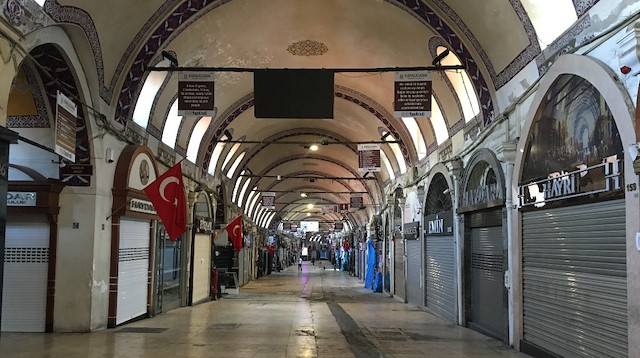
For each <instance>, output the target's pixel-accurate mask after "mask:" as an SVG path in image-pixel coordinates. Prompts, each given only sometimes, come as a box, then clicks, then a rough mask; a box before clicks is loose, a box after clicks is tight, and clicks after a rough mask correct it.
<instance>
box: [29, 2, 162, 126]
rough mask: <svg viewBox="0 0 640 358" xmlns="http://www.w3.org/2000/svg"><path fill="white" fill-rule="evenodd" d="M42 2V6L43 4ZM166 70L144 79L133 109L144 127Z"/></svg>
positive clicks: (139, 123)
mask: <svg viewBox="0 0 640 358" xmlns="http://www.w3.org/2000/svg"><path fill="white" fill-rule="evenodd" d="M40 3H42V4H44V0H40V1H39V2H38V4H40ZM42 4H40V6H42ZM167 66H168V63H166V61H162V62H160V63H158V64H157V67H167ZM167 73H168V72H165V71H151V72H150V73H149V76H147V78H146V79H145V81H144V85H143V86H142V90H141V91H140V95H139V96H138V100H137V102H136V108H135V109H134V110H133V122H134V123H136V124H137V125H139V126H140V127H142V128H147V125H148V124H149V117H151V110H152V109H153V103H154V102H155V99H156V96H157V95H158V91H159V90H160V87H162V84H163V83H164V80H165V79H166V78H167Z"/></svg>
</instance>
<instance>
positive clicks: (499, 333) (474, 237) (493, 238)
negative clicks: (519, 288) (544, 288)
mask: <svg viewBox="0 0 640 358" xmlns="http://www.w3.org/2000/svg"><path fill="white" fill-rule="evenodd" d="M503 246H504V245H503V243H502V227H501V226H492V227H485V228H473V229H472V230H471V317H470V323H469V325H470V326H471V327H473V328H475V329H477V330H479V331H482V332H484V333H486V334H489V335H491V336H493V337H496V338H498V339H501V340H503V341H505V340H506V338H507V337H506V334H507V329H508V320H507V317H506V307H505V305H504V301H503V300H504V297H503V294H504V270H505V267H504V247H503Z"/></svg>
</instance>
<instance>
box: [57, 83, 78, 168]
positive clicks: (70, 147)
mask: <svg viewBox="0 0 640 358" xmlns="http://www.w3.org/2000/svg"><path fill="white" fill-rule="evenodd" d="M77 120H78V106H77V105H76V104H75V103H74V102H73V101H72V100H71V99H70V98H69V97H67V96H65V95H64V94H63V93H62V92H60V91H58V94H57V97H56V125H55V148H54V151H55V152H56V154H58V155H60V156H61V157H63V158H64V159H66V160H68V161H70V162H74V163H75V161H76V122H77Z"/></svg>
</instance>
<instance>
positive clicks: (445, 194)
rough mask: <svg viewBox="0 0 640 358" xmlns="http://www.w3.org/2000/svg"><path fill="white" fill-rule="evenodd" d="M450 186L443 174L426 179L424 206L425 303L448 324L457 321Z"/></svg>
mask: <svg viewBox="0 0 640 358" xmlns="http://www.w3.org/2000/svg"><path fill="white" fill-rule="evenodd" d="M450 192H451V189H450V188H449V184H448V182H447V179H446V177H445V176H444V175H443V174H442V173H435V174H434V175H433V177H432V178H431V180H430V182H429V189H428V191H427V196H426V198H425V205H424V221H423V222H424V226H425V229H424V230H425V231H424V232H425V265H424V266H425V267H424V272H425V275H424V279H425V285H424V287H425V306H426V307H427V308H428V309H429V311H431V312H433V313H434V314H435V315H437V316H439V317H441V318H444V319H446V320H447V321H449V322H451V323H455V322H456V321H457V309H456V307H457V295H456V291H457V290H456V287H457V284H456V265H457V262H456V241H455V238H454V230H453V205H452V201H451V194H450Z"/></svg>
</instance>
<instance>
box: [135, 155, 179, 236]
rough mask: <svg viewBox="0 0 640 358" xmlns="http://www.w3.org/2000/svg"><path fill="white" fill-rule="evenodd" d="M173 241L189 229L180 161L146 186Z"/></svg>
mask: <svg viewBox="0 0 640 358" xmlns="http://www.w3.org/2000/svg"><path fill="white" fill-rule="evenodd" d="M144 192H145V193H147V197H149V200H151V203H152V204H153V207H154V208H155V209H156V211H157V212H158V216H159V217H160V220H162V223H163V224H164V227H165V228H166V229H167V234H169V238H170V239H171V240H172V241H175V240H176V239H177V238H178V237H179V236H180V235H182V234H183V233H184V232H185V231H187V204H186V202H187V201H186V199H185V195H184V184H183V182H182V164H181V163H178V164H176V165H174V166H173V167H172V168H171V169H169V170H167V172H166V173H164V174H162V175H161V176H160V177H158V179H156V180H154V181H153V183H151V184H149V185H147V187H146V188H144Z"/></svg>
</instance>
